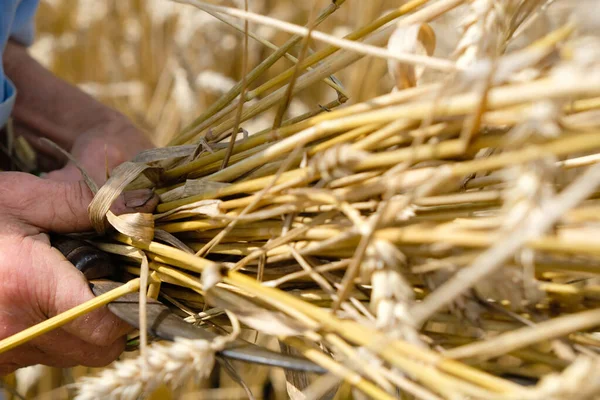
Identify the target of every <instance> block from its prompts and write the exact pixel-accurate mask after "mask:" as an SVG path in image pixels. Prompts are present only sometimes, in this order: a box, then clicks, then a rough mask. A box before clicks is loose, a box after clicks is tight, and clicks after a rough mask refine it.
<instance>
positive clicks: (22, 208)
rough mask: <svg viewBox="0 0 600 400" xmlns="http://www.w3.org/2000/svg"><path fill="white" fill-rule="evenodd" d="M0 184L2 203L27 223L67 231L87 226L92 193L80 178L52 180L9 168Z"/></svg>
mask: <svg viewBox="0 0 600 400" xmlns="http://www.w3.org/2000/svg"><path fill="white" fill-rule="evenodd" d="M1 185H2V189H3V190H4V191H5V192H6V193H3V195H2V196H0V201H1V202H2V203H3V204H2V205H3V206H4V207H5V208H8V209H9V210H10V213H11V214H12V215H15V216H17V217H19V218H20V219H21V220H23V221H25V222H27V223H29V224H31V225H34V226H36V227H38V228H41V229H44V230H50V231H54V232H67V233H70V232H81V231H86V230H90V229H91V225H90V221H89V217H88V213H87V207H88V205H89V203H90V201H91V200H92V197H93V196H92V192H91V191H90V190H89V189H88V188H87V186H86V185H85V183H84V182H56V181H50V180H47V179H41V178H38V177H35V176H33V175H30V174H25V173H19V172H13V173H7V174H5V175H4V176H3V177H2V182H1ZM6 199H8V200H10V202H8V201H7V200H6ZM15 199H18V201H15Z"/></svg>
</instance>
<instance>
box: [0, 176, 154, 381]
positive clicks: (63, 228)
mask: <svg viewBox="0 0 600 400" xmlns="http://www.w3.org/2000/svg"><path fill="white" fill-rule="evenodd" d="M148 197H150V196H148ZM91 199H92V193H91V192H90V191H89V189H88V188H87V187H86V186H85V184H84V183H83V182H80V181H78V182H55V181H51V180H46V179H40V178H37V177H35V176H32V175H29V174H24V173H18V172H0V339H3V338H6V337H8V336H10V335H12V334H14V333H16V332H19V331H21V330H23V329H25V328H27V327H30V326H32V325H34V324H36V323H38V322H41V321H43V320H45V319H47V318H49V317H52V316H55V315H57V314H59V313H61V312H63V311H66V310H68V309H70V308H73V307H74V306H76V305H78V304H80V303H82V302H85V301H87V300H90V299H91V298H93V294H92V292H91V291H90V289H89V287H88V283H87V282H86V280H85V278H84V276H83V274H82V273H81V272H79V271H78V270H77V269H75V268H74V267H73V266H72V265H71V264H70V263H69V262H68V261H67V260H66V259H65V258H64V257H63V256H62V254H61V253H60V252H59V251H58V250H56V249H54V248H52V247H51V246H50V243H49V240H48V236H47V235H46V234H45V232H50V231H52V232H57V233H72V232H80V231H86V230H90V223H89V219H88V215H87V206H88V204H89V202H90V201H91ZM155 205H156V204H155V201H154V200H150V201H149V202H148V203H146V204H145V205H143V206H141V207H139V208H135V209H131V208H127V207H125V206H124V204H123V203H121V205H120V206H118V205H116V206H115V207H114V208H113V211H114V212H115V213H117V214H119V213H123V212H144V211H145V212H148V211H150V210H151V209H152V208H153V207H154V206H155ZM129 329H131V328H130V327H129V326H128V325H127V324H125V323H124V322H123V321H121V320H120V319H118V318H117V317H116V316H114V315H113V314H111V313H110V312H109V311H108V309H106V308H102V309H99V310H96V311H94V312H91V313H89V314H87V315H85V316H83V317H81V318H78V319H76V320H74V321H72V322H70V323H68V324H66V325H64V326H63V327H62V328H59V329H56V330H54V331H52V332H50V333H47V334H45V335H42V336H40V337H38V338H36V339H33V340H32V341H30V342H28V343H26V344H23V345H21V346H19V347H17V348H15V349H13V350H10V351H8V352H6V353H3V354H0V376H1V375H5V374H8V373H10V372H12V371H13V370H15V369H17V368H21V367H25V366H28V365H33V364H45V365H51V366H55V367H63V368H66V367H71V366H75V365H80V364H81V365H87V366H92V367H100V366H104V365H106V364H108V363H110V362H111V361H113V360H114V359H115V358H116V357H117V356H118V355H119V354H120V353H121V352H122V351H123V349H124V345H125V339H124V335H125V334H126V333H127V332H128V331H129Z"/></svg>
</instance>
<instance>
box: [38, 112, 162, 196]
mask: <svg viewBox="0 0 600 400" xmlns="http://www.w3.org/2000/svg"><path fill="white" fill-rule="evenodd" d="M152 147H153V146H152V143H151V142H150V141H149V140H148V138H147V137H146V136H145V135H144V134H143V133H142V132H140V131H139V130H138V129H136V128H135V127H134V126H133V125H132V124H131V123H130V122H129V121H127V120H125V119H115V120H112V121H109V122H106V123H104V124H100V125H98V126H96V127H94V128H92V129H90V130H88V131H87V132H85V133H83V134H81V135H80V136H79V137H78V138H77V139H76V140H75V143H74V144H73V148H72V150H71V155H73V157H74V158H75V159H76V160H77V161H78V162H79V163H80V164H81V166H82V167H83V168H84V169H85V171H86V172H87V173H88V175H89V176H90V177H91V178H92V179H93V180H94V182H96V183H97V184H98V185H102V184H103V183H104V182H105V181H106V173H107V168H108V171H111V170H112V169H113V168H115V167H116V166H118V165H119V164H121V163H123V162H125V161H130V160H132V159H133V158H134V157H135V156H136V155H137V154H138V153H139V152H140V151H142V150H147V149H149V148H152ZM48 178H50V179H53V180H58V181H68V182H75V181H79V180H81V178H82V177H81V173H80V172H79V170H78V169H77V167H76V166H75V165H74V164H73V163H68V164H67V165H66V166H65V167H64V168H62V169H60V170H57V171H52V172H50V173H49V174H48Z"/></svg>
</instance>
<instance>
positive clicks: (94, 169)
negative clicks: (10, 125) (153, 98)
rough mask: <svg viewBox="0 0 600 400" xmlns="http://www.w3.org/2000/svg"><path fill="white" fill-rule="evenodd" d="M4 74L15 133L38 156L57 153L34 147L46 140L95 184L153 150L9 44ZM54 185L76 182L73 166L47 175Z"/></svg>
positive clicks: (122, 121)
mask: <svg viewBox="0 0 600 400" xmlns="http://www.w3.org/2000/svg"><path fill="white" fill-rule="evenodd" d="M3 62H4V71H5V74H6V75H7V76H8V77H9V78H10V79H11V81H12V82H13V83H14V85H15V86H16V88H17V100H16V103H15V107H14V110H13V114H12V117H13V119H14V125H15V131H16V133H17V134H21V135H23V136H24V137H25V138H27V139H28V140H29V141H30V143H31V144H32V145H33V146H34V147H36V149H37V150H38V151H40V152H42V153H46V154H48V155H50V156H55V157H56V152H55V151H53V150H52V149H49V148H48V147H47V146H45V145H44V144H42V143H40V142H39V137H46V138H48V139H50V140H52V141H53V142H54V143H56V144H58V145H59V146H61V147H62V148H63V149H65V150H67V151H69V152H70V153H71V154H72V155H73V156H74V157H75V158H76V159H77V160H78V161H79V162H80V163H81V164H82V166H83V167H84V169H85V170H86V171H87V172H88V173H89V174H90V175H91V177H92V179H94V181H96V183H98V184H101V183H103V182H104V181H105V180H106V167H105V166H106V165H107V164H108V167H109V170H111V169H112V168H114V167H116V166H117V165H119V164H121V163H122V162H124V161H128V160H131V159H132V158H133V157H134V156H135V155H136V154H137V153H139V152H140V151H141V150H145V149H149V148H151V147H153V145H152V143H151V142H150V140H149V139H148V138H147V137H146V136H145V135H144V134H143V133H142V132H141V131H140V130H138V129H137V128H136V127H135V126H134V125H133V124H132V123H131V121H129V120H128V119H127V118H126V117H125V116H124V115H122V114H120V113H119V112H117V111H115V110H113V109H111V108H109V107H107V106H105V105H103V104H101V103H100V102H98V101H97V100H95V99H94V98H92V97H91V96H89V95H88V94H86V93H84V92H82V91H81V90H79V89H78V88H76V87H74V86H72V85H70V84H68V83H66V82H64V81H62V80H60V79H59V78H57V77H56V76H55V75H53V74H52V73H51V72H50V71H48V70H47V69H45V68H44V67H43V66H42V65H40V64H39V63H38V62H37V61H36V60H34V59H33V58H32V57H31V56H30V55H29V54H28V53H27V50H26V49H25V48H24V47H23V46H21V45H19V44H17V43H15V42H12V41H9V42H8V44H7V46H6V49H5V50H4V54H3ZM49 177H50V178H53V179H57V180H67V181H73V180H79V179H81V175H80V174H79V171H78V170H77V168H75V166H74V165H72V164H69V165H67V166H66V167H65V168H63V169H61V170H59V171H54V172H52V173H50V174H49Z"/></svg>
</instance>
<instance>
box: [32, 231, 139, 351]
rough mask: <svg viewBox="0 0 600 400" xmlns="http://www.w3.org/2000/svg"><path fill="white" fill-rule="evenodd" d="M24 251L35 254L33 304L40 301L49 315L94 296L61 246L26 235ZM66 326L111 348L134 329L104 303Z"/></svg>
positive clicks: (44, 313)
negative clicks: (60, 248)
mask: <svg viewBox="0 0 600 400" xmlns="http://www.w3.org/2000/svg"><path fill="white" fill-rule="evenodd" d="M22 251H27V252H28V253H29V254H31V265H32V267H31V268H33V271H32V274H31V275H32V276H33V278H32V279H35V281H34V282H32V283H30V284H29V285H28V286H29V290H30V291H32V293H33V296H34V297H33V300H34V301H35V302H33V303H32V304H38V305H39V307H40V311H41V313H42V314H43V315H45V316H46V317H53V316H55V315H58V314H60V313H62V312H64V311H67V310H70V309H72V308H73V307H75V306H77V305H79V304H81V303H84V302H86V301H89V300H91V299H93V298H94V295H93V294H92V292H91V290H90V288H89V285H88V282H87V281H86V279H85V277H84V276H83V274H82V273H81V272H80V271H78V270H77V269H75V267H73V265H72V264H71V263H69V261H67V259H65V257H64V256H63V255H62V254H61V253H60V252H59V251H58V250H57V249H54V248H51V247H49V246H48V244H47V243H44V241H42V240H35V239H33V238H26V240H25V241H24V242H23V244H22ZM62 329H63V330H64V331H65V332H67V333H69V334H71V335H73V336H75V337H77V338H79V339H81V340H82V341H84V342H86V343H88V344H91V345H94V346H100V347H106V348H109V347H111V346H113V345H114V344H115V343H116V342H117V340H119V339H120V338H122V337H123V336H124V335H126V334H127V333H128V332H130V331H131V329H132V328H131V327H130V326H129V325H128V324H127V323H125V322H124V321H122V320H121V319H119V318H118V317H116V316H115V315H114V314H112V313H111V312H110V311H109V310H108V308H106V307H102V308H100V309H97V310H95V311H92V312H90V313H88V314H85V315H83V316H81V317H79V318H77V319H75V320H73V321H71V322H70V323H68V324H66V325H64V326H63V327H62Z"/></svg>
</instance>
